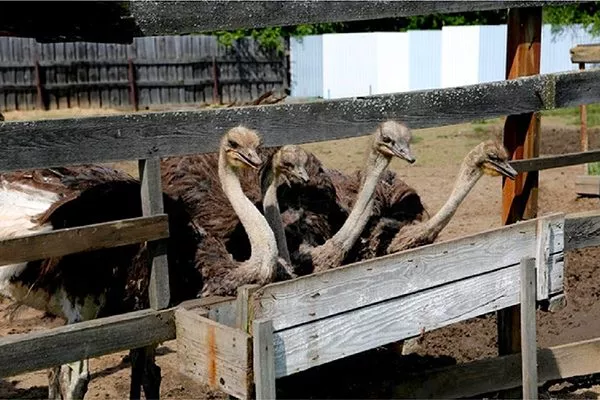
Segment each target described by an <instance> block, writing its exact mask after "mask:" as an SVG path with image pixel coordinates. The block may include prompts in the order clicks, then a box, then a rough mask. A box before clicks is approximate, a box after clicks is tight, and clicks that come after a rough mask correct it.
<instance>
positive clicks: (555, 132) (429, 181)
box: [0, 111, 600, 399]
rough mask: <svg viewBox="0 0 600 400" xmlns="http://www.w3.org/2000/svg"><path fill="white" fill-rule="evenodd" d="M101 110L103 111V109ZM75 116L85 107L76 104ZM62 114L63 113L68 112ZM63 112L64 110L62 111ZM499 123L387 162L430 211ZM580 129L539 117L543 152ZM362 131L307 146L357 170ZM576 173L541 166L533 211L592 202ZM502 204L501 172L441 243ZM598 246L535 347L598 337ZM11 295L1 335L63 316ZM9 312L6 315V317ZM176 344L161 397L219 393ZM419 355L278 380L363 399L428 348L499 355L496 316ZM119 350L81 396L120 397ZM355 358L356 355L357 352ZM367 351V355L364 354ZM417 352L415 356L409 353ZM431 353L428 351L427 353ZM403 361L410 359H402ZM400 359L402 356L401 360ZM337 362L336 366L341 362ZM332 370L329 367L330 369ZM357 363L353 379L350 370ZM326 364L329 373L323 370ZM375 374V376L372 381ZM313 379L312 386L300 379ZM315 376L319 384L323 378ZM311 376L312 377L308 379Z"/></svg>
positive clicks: (574, 137)
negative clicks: (18, 304) (185, 363)
mask: <svg viewBox="0 0 600 400" xmlns="http://www.w3.org/2000/svg"><path fill="white" fill-rule="evenodd" d="M105 113H110V111H109V112H105ZM82 115H89V112H85V111H82ZM65 116H67V115H65ZM5 117H6V118H7V120H10V119H20V118H30V117H29V116H27V115H25V114H20V115H17V114H11V113H6V114H5ZM60 117H62V116H60ZM501 127H502V125H501V121H499V120H498V121H491V122H488V123H485V124H463V125H456V126H450V127H444V128H436V129H426V130H419V131H415V134H416V140H415V143H414V145H413V148H414V151H415V154H416V156H417V162H416V163H415V164H413V165H407V164H406V163H402V162H399V161H394V162H393V164H392V166H391V168H392V169H394V170H395V171H397V172H398V173H399V175H400V176H401V177H402V178H403V179H405V180H406V182H408V183H409V184H410V185H412V186H413V187H415V188H416V189H417V191H418V192H419V194H420V195H421V197H422V199H423V201H424V203H425V205H426V206H427V208H428V209H429V210H430V212H435V211H436V210H438V209H439V208H440V206H441V205H442V204H443V202H444V201H445V199H446V198H447V196H448V195H449V193H450V192H451V190H452V186H453V184H454V178H455V176H456V173H457V171H458V168H459V165H460V162H461V160H462V158H463V157H464V156H465V155H466V153H467V152H468V151H469V150H470V149H471V148H472V147H473V146H475V145H476V144H478V143H479V142H481V141H482V140H485V139H487V138H497V137H500V135H501ZM599 133H600V130H599V129H598V128H593V129H591V130H590V140H591V143H590V147H591V148H598V147H600V145H599V142H600V141H599V140H598V136H600V135H599ZM578 138H579V133H578V128H577V127H576V126H574V125H569V124H567V123H565V121H564V119H560V118H558V117H547V118H544V119H543V123H542V143H541V153H542V154H557V153H564V152H572V151H578ZM366 140H367V139H366V138H365V137H360V138H355V139H348V140H341V141H335V142H322V143H314V144H309V145H305V146H304V147H305V148H306V149H308V150H310V151H313V152H314V153H315V154H316V155H317V156H319V157H320V158H321V159H322V160H323V161H324V163H325V164H326V166H329V167H334V168H339V169H342V170H345V171H350V170H354V169H356V168H360V167H361V166H362V164H363V162H364V149H365V145H366ZM119 166H120V167H123V168H125V169H128V170H130V171H135V169H136V168H135V165H134V164H131V163H120V164H119ZM582 173H583V166H574V167H567V168H559V169H553V170H546V171H542V172H541V173H540V190H539V215H544V214H548V213H551V212H559V211H560V212H567V213H570V212H578V211H585V210H594V209H597V208H598V206H599V205H600V204H599V200H598V199H597V198H578V197H577V195H576V194H575V192H574V181H575V177H576V176H577V175H580V174H582ZM500 210H501V179H500V178H491V177H487V176H485V177H483V178H482V179H481V180H480V182H479V183H478V185H477V186H476V187H475V189H474V190H473V191H472V192H471V193H470V194H469V195H468V197H467V199H466V200H465V204H463V206H462V207H461V208H460V209H459V210H458V212H457V213H456V216H455V217H454V219H453V220H452V222H451V223H450V224H449V225H448V227H447V228H446V229H445V230H444V231H443V233H442V234H441V236H440V238H439V241H441V240H447V239H451V238H455V237H459V236H464V235H468V234H472V233H477V232H480V231H483V230H486V229H490V228H494V227H499V226H500V225H501V224H500ZM598 255H600V250H599V249H586V250H581V251H574V252H570V253H568V254H567V256H566V268H567V274H566V294H567V300H568V303H567V307H566V308H564V309H563V310H561V311H559V312H557V313H541V312H540V314H539V316H538V340H539V345H540V346H544V347H545V346H551V345H556V344H561V343H568V342H573V341H577V340H583V339H588V338H593V337H597V336H599V332H600V318H598V317H599V316H600V302H596V299H597V298H598V296H600V289H599V288H598V287H597V285H595V283H596V282H600V263H599V262H598V261H597V260H598ZM13 311H14V310H12V309H11V308H10V307H9V304H8V302H6V301H0V335H10V334H18V333H24V332H30V331H32V330H39V329H46V328H48V327H54V326H58V325H61V324H62V321H60V320H58V319H54V318H51V317H48V316H43V315H42V313H40V312H38V311H35V310H31V309H28V308H25V307H23V308H20V309H18V310H16V311H14V312H13ZM9 316H11V317H12V320H9V318H8V317H9ZM176 349H177V347H176V343H175V342H174V341H172V342H167V343H164V344H163V345H162V346H161V347H160V348H159V356H158V360H157V361H158V364H159V366H160V367H161V368H162V373H163V382H162V387H161V388H162V396H163V397H164V398H172V399H208V398H226V396H224V395H223V394H221V393H215V392H212V391H210V390H207V388H206V387H204V386H203V385H200V384H197V383H195V382H192V381H190V380H189V379H186V378H184V377H182V376H181V375H179V374H178V372H177V355H176ZM419 354H420V355H421V356H422V357H421V358H419V357H416V356H411V358H410V359H411V360H412V361H410V362H411V363H413V364H410V363H409V364H406V363H404V362H405V361H406V360H404V361H400V362H399V361H398V360H397V358H398V357H396V356H394V357H395V359H394V360H392V361H391V362H392V364H393V365H394V368H392V369H391V373H388V372H390V370H389V369H388V370H385V371H383V370H382V368H383V367H382V366H383V365H387V364H385V363H384V362H382V360H384V359H387V358H389V357H390V355H389V354H388V355H381V357H380V358H378V359H377V361H376V363H377V364H378V365H379V366H380V368H373V371H375V372H373V373H371V374H369V373H366V371H370V369H369V367H367V364H365V363H364V355H359V356H357V357H350V358H349V359H347V360H345V361H344V364H343V366H342V367H340V368H342V370H343V371H345V372H344V374H345V375H340V374H339V370H338V371H337V372H336V375H337V378H336V379H331V376H330V375H328V374H327V371H328V370H327V368H324V369H322V370H320V371H309V372H308V373H303V374H298V375H297V376H295V377H293V379H288V380H287V381H282V382H281V384H280V385H279V386H280V388H279V389H280V390H281V395H282V397H289V398H306V397H309V396H310V397H313V398H325V397H330V398H331V397H337V398H364V397H389V395H390V393H389V392H387V389H388V388H389V387H390V381H391V380H393V375H394V374H397V373H400V372H401V371H402V368H411V369H414V365H415V364H414V362H416V363H417V364H419V363H422V360H425V359H427V357H426V356H435V357H437V358H436V359H437V360H438V362H439V363H442V364H443V363H454V362H464V361H469V360H474V359H479V358H484V357H489V356H494V355H496V327H495V317H494V316H493V315H489V316H483V317H480V318H476V319H473V320H470V321H466V322H463V323H459V324H455V325H452V326H449V327H445V328H441V329H438V330H435V331H433V332H429V333H427V334H426V335H425V337H424V341H423V344H422V348H421V349H420V351H419ZM125 355H126V353H125V352H122V353H118V354H113V355H108V356H104V357H100V358H96V359H93V360H91V361H90V365H91V370H92V373H93V375H92V381H91V383H90V387H89V391H88V394H87V398H126V397H127V395H128V390H129V373H130V371H129V363H128V362H127V359H126V358H124V356H125ZM360 357H363V359H361V358H360ZM368 357H369V358H371V359H373V353H370V354H369V355H368ZM415 357H416V359H415ZM429 358H431V357H429ZM407 359H408V358H407ZM403 363H404V364H403ZM340 365H341V364H340ZM330 369H332V370H335V369H336V366H333V367H332V368H330ZM356 370H358V371H359V373H358V375H360V377H359V378H357V377H356V375H355V374H353V373H351V372H350V373H349V372H348V371H356ZM329 372H331V371H329ZM375 378H377V379H375ZM302 380H304V382H306V381H307V380H310V382H311V385H302V386H303V387H302V388H299V387H298V386H297V385H296V384H297V382H298V381H302ZM321 383H322V384H321ZM599 383H600V381H597V380H596V378H595V377H591V378H589V379H586V380H583V383H582V382H581V380H578V381H573V380H572V381H571V382H569V383H563V384H562V385H555V386H553V387H551V388H543V389H542V391H541V394H542V395H543V396H544V397H546V398H547V397H553V398H597V397H598V393H600V390H599V387H598V386H595V385H596V384H599ZM313 384H314V385H313ZM46 393H47V379H46V371H39V372H35V373H29V374H23V375H19V376H15V377H11V378H6V379H0V398H10V399H16V398H27V399H29V398H43V397H45V396H46Z"/></svg>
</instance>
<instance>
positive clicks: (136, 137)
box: [0, 70, 600, 170]
mask: <svg viewBox="0 0 600 400" xmlns="http://www.w3.org/2000/svg"><path fill="white" fill-rule="evenodd" d="M553 88H556V90H553ZM567 91H568V92H572V93H574V94H569V95H568V96H566V95H563V94H562V93H563V92H567ZM553 94H554V95H555V96H556V98H557V99H562V100H561V101H558V100H557V101H554V98H555V96H553ZM598 101H600V71H599V70H590V71H585V72H578V71H577V72H566V73H560V74H555V75H545V76H544V75H540V76H534V77H526V78H521V79H515V80H510V81H500V82H493V83H485V84H478V85H470V86H464V87H457V88H449V89H439V90H425V91H414V92H407V93H398V94H391V95H377V96H369V97H365V98H352V99H339V100H329V101H322V102H314V103H304V104H284V105H270V106H258V107H241V108H226V109H213V110H202V111H189V112H166V113H145V114H132V115H119V116H104V117H88V118H76V119H62V120H46V121H27V122H9V123H4V124H3V125H2V126H1V127H0V148H2V149H4V150H3V152H2V158H1V159H0V170H7V169H8V170H10V169H26V168H39V167H49V166H56V165H63V164H70V163H85V162H108V161H117V160H131V159H136V158H144V157H147V156H148V155H150V154H151V155H153V156H157V157H162V156H165V155H176V154H189V153H204V152H213V151H216V149H217V147H218V141H219V138H220V136H221V134H222V132H223V131H224V129H227V128H229V127H232V126H234V125H237V124H245V125H247V126H250V127H252V128H255V129H258V130H259V131H260V132H261V133H262V135H263V137H264V143H265V146H276V145H283V144H290V143H307V142H313V141H322V140H333V139H342V138H347V137H354V136H358V135H364V134H366V133H368V132H369V131H370V130H372V129H373V128H374V126H375V124H376V123H378V122H381V121H384V120H387V119H392V118H393V119H399V120H402V121H404V122H406V123H407V124H408V125H409V126H410V127H411V128H413V129H416V128H425V127H431V126H440V125H447V124H454V123H459V122H466V121H471V120H474V119H478V118H492V117H498V116H502V115H507V114H519V113H524V112H529V111H533V110H539V109H546V108H553V107H565V106H569V105H574V104H572V103H577V102H581V103H593V102H598ZM308 127H310V129H307V128H308Z"/></svg>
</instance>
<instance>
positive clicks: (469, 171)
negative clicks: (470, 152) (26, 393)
mask: <svg viewBox="0 0 600 400" xmlns="http://www.w3.org/2000/svg"><path fill="white" fill-rule="evenodd" d="M482 175H483V172H482V171H481V169H480V168H477V167H475V166H472V165H469V163H468V162H467V161H466V160H465V161H464V162H463V164H462V165H461V168H460V172H459V174H458V178H457V179H456V183H455V184H454V189H453V190H452V193H451V194H450V197H449V198H448V200H446V203H444V205H443V206H442V208H440V210H439V211H438V212H437V213H436V214H435V215H434V216H433V217H431V219H429V220H428V221H426V222H424V223H423V231H422V232H423V235H424V236H427V237H428V238H430V239H431V240H434V239H435V238H436V237H437V235H438V234H439V233H440V232H441V231H442V229H444V228H445V227H446V225H448V223H449V222H450V220H451V219H452V217H453V216H454V213H456V210H457V209H458V207H459V206H460V205H461V203H462V202H463V201H464V199H465V197H467V194H469V192H470V191H471V189H473V186H475V184H476V183H477V181H478V180H479V178H481V176H482Z"/></svg>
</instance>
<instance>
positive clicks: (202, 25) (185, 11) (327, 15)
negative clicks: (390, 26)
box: [131, 0, 551, 36]
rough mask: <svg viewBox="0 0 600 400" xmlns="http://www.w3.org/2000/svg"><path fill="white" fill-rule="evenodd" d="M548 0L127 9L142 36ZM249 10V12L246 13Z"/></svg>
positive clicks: (139, 5) (181, 4)
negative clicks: (129, 10)
mask: <svg viewBox="0 0 600 400" xmlns="http://www.w3.org/2000/svg"><path fill="white" fill-rule="evenodd" d="M549 3H551V2H549V1H444V2H433V1H418V2H417V1H368V2H363V1H361V2H355V1H325V2H319V1H304V0H303V1H293V2H290V1H247V2H231V1H203V2H193V3H190V2H186V1H170V2H167V3H165V2H162V1H155V0H150V1H149V0H143V1H140V0H136V1H132V2H131V13H132V15H133V17H134V18H135V22H136V25H137V27H138V28H140V29H141V31H142V33H143V34H144V35H146V36H151V35H175V34H177V35H178V34H190V33H197V32H202V31H213V30H229V29H238V28H258V27H265V26H285V25H298V24H307V23H309V24H312V23H320V22H339V21H359V20H368V19H379V18H392V17H406V16H412V15H427V14H438V13H455V12H468V11H483V10H499V9H506V8H516V7H531V6H543V5H545V4H549ZM249 16H252V18H249Z"/></svg>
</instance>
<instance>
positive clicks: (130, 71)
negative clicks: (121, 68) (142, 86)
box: [127, 58, 139, 111]
mask: <svg viewBox="0 0 600 400" xmlns="http://www.w3.org/2000/svg"><path fill="white" fill-rule="evenodd" d="M127 78H128V80H129V104H131V106H132V107H133V110H134V111H137V110H139V106H138V91H137V81H136V74H135V64H134V63H133V60H132V59H131V58H130V59H129V60H127Z"/></svg>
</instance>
